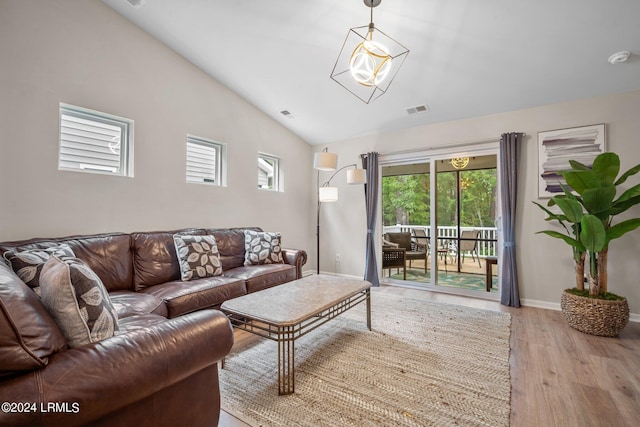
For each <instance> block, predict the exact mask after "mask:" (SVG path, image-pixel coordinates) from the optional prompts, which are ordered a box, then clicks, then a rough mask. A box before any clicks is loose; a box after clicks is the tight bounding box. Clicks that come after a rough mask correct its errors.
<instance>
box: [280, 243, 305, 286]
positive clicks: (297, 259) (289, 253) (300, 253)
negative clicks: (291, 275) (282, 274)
mask: <svg viewBox="0 0 640 427" xmlns="http://www.w3.org/2000/svg"><path fill="white" fill-rule="evenodd" d="M282 252H283V253H284V257H283V258H284V262H285V263H286V264H291V265H295V267H296V279H300V278H302V266H303V265H305V264H306V263H307V251H304V250H302V249H282Z"/></svg>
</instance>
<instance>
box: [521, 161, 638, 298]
mask: <svg viewBox="0 0 640 427" xmlns="http://www.w3.org/2000/svg"><path fill="white" fill-rule="evenodd" d="M569 164H570V165H571V170H568V171H565V172H561V174H562V176H563V177H564V179H565V181H566V183H567V186H568V187H564V190H565V191H564V194H563V195H558V196H554V197H553V198H552V199H551V200H550V201H549V203H548V206H549V207H552V206H554V205H557V206H558V208H560V211H561V212H560V213H554V212H552V211H551V210H550V209H547V208H545V207H543V206H542V205H540V204H539V203H536V205H538V206H539V207H540V208H541V209H543V210H544V211H545V212H546V213H547V215H548V217H547V221H553V220H555V221H557V222H558V223H559V224H560V225H561V226H563V227H564V229H565V231H566V232H567V233H566V234H562V233H560V232H557V231H553V230H544V231H541V232H540V233H544V234H547V235H549V236H551V237H555V238H559V239H562V240H564V241H565V242H566V243H567V244H569V245H570V246H571V248H572V250H573V258H574V261H575V263H576V288H577V289H579V290H583V289H584V285H583V283H584V268H585V261H586V263H587V265H588V267H589V268H588V270H587V277H588V284H589V294H590V295H591V296H592V297H599V296H600V297H601V296H604V295H605V294H606V293H607V262H608V255H609V244H610V243H611V241H612V240H615V239H617V238H619V237H622V236H623V235H625V234H627V233H629V232H630V231H633V230H635V229H637V228H638V227H640V218H632V219H627V220H625V221H622V222H619V223H617V224H613V220H614V218H615V217H616V216H617V215H619V214H621V213H623V212H626V211H627V210H628V209H629V208H631V207H633V206H636V205H638V204H640V184H636V185H634V186H633V187H631V188H629V189H627V190H625V191H623V192H622V194H620V196H619V197H617V198H616V196H617V194H618V192H619V186H620V185H622V184H624V183H625V182H626V181H627V179H628V178H629V177H631V176H633V175H635V174H637V173H638V172H640V164H638V165H636V166H634V167H633V168H631V169H629V170H628V171H626V172H625V173H623V174H622V175H621V176H620V177H619V178H618V174H619V172H620V157H619V156H618V155H617V154H615V153H611V152H608V153H602V154H600V155H598V156H597V157H596V158H595V160H594V162H593V166H592V167H591V168H589V167H587V166H585V165H584V164H582V163H580V162H577V161H575V160H571V161H569ZM570 190H573V192H575V193H576V194H574V193H573V192H572V191H570ZM534 203H535V202H534Z"/></svg>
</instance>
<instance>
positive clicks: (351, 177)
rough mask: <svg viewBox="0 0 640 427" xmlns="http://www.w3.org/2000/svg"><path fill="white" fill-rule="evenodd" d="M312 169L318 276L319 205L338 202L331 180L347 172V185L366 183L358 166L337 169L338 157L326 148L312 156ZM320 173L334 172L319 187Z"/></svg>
mask: <svg viewBox="0 0 640 427" xmlns="http://www.w3.org/2000/svg"><path fill="white" fill-rule="evenodd" d="M313 168H314V169H316V170H317V171H318V172H317V178H316V183H317V186H318V194H317V195H318V215H317V222H316V266H317V274H320V203H330V202H337V201H338V187H331V180H332V179H333V178H334V177H335V176H336V175H337V174H338V172H340V171H342V170H344V169H348V168H353V169H349V170H347V184H364V183H365V182H366V176H365V173H364V169H358V166H357V165H356V164H355V163H354V164H351V165H347V166H343V167H341V168H340V169H338V155H337V154H334V153H330V152H329V151H328V149H327V148H325V149H324V150H322V151H321V152H319V153H315V154H314V156H313ZM320 171H335V172H334V173H333V174H332V175H331V177H330V178H329V179H328V180H327V181H326V182H325V183H324V184H322V185H320Z"/></svg>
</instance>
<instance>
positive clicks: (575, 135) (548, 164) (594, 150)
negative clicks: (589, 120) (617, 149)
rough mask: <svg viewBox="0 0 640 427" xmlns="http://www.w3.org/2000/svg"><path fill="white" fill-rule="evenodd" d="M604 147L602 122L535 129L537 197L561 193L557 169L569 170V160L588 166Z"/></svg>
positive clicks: (561, 180) (560, 179)
mask: <svg viewBox="0 0 640 427" xmlns="http://www.w3.org/2000/svg"><path fill="white" fill-rule="evenodd" d="M605 150H606V138H605V125H604V124H599V125H591V126H582V127H577V128H569V129H558V130H549V131H544V132H538V198H540V199H548V198H550V197H553V196H554V195H555V194H559V193H563V190H562V185H561V184H564V179H563V178H562V175H560V172H562V171H565V170H568V169H571V166H570V165H569V160H577V161H579V162H580V163H583V164H584V165H586V166H588V167H591V166H592V165H593V160H594V159H595V158H596V156H597V155H598V154H600V153H604V152H605Z"/></svg>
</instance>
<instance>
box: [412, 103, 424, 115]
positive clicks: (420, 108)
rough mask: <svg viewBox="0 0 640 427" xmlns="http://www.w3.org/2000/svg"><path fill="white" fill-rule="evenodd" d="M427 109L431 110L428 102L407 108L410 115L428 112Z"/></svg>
mask: <svg viewBox="0 0 640 427" xmlns="http://www.w3.org/2000/svg"><path fill="white" fill-rule="evenodd" d="M427 111H429V107H428V106H427V105H426V104H424V105H418V106H416V107H411V108H407V114H409V115H411V114H418V113H426V112H427Z"/></svg>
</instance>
